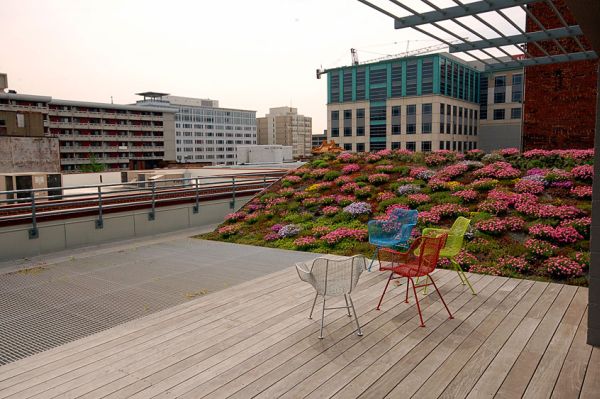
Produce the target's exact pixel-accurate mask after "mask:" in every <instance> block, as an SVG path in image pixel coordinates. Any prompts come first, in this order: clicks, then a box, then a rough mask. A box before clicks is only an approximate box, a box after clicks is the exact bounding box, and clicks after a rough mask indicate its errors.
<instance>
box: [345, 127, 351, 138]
mask: <svg viewBox="0 0 600 399" xmlns="http://www.w3.org/2000/svg"><path fill="white" fill-rule="evenodd" d="M344 136H345V137H350V136H352V128H351V127H348V126H344Z"/></svg>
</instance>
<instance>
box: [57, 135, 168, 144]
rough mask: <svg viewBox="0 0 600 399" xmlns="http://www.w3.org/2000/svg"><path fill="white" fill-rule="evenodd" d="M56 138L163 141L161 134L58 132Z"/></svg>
mask: <svg viewBox="0 0 600 399" xmlns="http://www.w3.org/2000/svg"><path fill="white" fill-rule="evenodd" d="M58 138H59V139H60V140H61V141H128V142H140V141H156V142H161V143H162V142H164V137H163V136H133V135H123V136H108V135H96V134H90V135H83V134H59V135H58Z"/></svg>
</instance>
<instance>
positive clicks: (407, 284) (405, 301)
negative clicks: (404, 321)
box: [404, 277, 410, 303]
mask: <svg viewBox="0 0 600 399" xmlns="http://www.w3.org/2000/svg"><path fill="white" fill-rule="evenodd" d="M409 288H410V280H409V279H408V277H407V278H406V298H405V299H404V303H408V289H409Z"/></svg>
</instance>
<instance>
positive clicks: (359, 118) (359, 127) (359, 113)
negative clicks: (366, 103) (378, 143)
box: [356, 108, 365, 136]
mask: <svg viewBox="0 0 600 399" xmlns="http://www.w3.org/2000/svg"><path fill="white" fill-rule="evenodd" d="M356 135H357V136H364V135H365V109H364V108H359V109H357V110H356Z"/></svg>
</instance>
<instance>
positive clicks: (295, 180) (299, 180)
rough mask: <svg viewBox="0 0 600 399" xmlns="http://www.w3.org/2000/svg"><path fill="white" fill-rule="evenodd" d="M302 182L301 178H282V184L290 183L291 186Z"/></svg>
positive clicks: (292, 176)
mask: <svg viewBox="0 0 600 399" xmlns="http://www.w3.org/2000/svg"><path fill="white" fill-rule="evenodd" d="M301 181H302V178H301V177H300V176H294V175H291V176H286V177H284V178H283V182H284V183H285V182H288V183H292V184H296V183H299V182H301Z"/></svg>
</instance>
